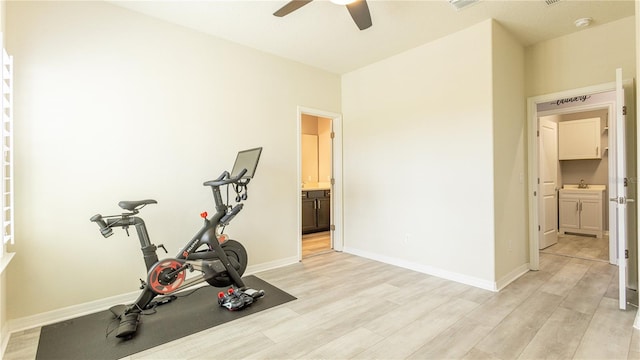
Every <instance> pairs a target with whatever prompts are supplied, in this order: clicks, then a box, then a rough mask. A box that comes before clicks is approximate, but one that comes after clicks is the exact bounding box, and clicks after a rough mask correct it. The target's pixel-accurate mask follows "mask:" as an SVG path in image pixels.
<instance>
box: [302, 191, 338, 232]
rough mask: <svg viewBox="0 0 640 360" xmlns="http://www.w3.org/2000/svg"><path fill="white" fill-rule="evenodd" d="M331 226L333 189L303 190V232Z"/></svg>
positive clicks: (322, 229) (324, 229) (327, 228)
mask: <svg viewBox="0 0 640 360" xmlns="http://www.w3.org/2000/svg"><path fill="white" fill-rule="evenodd" d="M330 226H331V190H309V191H302V233H303V234H308V233H313V232H319V231H327V230H329V227H330Z"/></svg>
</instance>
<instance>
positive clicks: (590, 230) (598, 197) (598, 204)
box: [559, 189, 605, 238]
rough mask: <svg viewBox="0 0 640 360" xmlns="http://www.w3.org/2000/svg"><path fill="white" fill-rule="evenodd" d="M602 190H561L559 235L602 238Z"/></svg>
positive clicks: (603, 192)
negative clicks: (584, 235)
mask: <svg viewBox="0 0 640 360" xmlns="http://www.w3.org/2000/svg"><path fill="white" fill-rule="evenodd" d="M604 194H605V190H604V189H593V190H590V189H579V190H578V189H562V190H560V197H559V210H560V211H559V216H560V233H561V234H565V233H576V234H588V235H596V236H597V237H598V238H601V237H602V234H603V232H604V223H605V221H604V211H603V205H604V204H605V202H604Z"/></svg>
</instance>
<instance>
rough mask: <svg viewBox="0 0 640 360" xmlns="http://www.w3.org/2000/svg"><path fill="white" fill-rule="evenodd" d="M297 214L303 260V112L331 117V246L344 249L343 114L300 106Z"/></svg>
mask: <svg viewBox="0 0 640 360" xmlns="http://www.w3.org/2000/svg"><path fill="white" fill-rule="evenodd" d="M297 112H298V114H297V135H296V137H297V161H298V164H297V172H296V183H297V184H298V185H297V193H296V197H295V198H296V199H297V204H296V208H297V214H298V222H297V223H298V227H297V228H298V232H297V234H298V235H297V238H298V241H297V242H296V243H297V244H298V245H297V247H298V261H300V260H302V221H301V219H302V203H301V201H300V194H301V193H302V184H301V182H300V179H301V178H302V114H307V115H311V116H318V117H323V118H327V119H331V129H332V131H333V133H334V137H333V142H332V146H331V175H332V177H333V179H334V184H333V185H332V186H331V225H333V226H335V230H332V231H330V232H329V233H330V234H331V247H332V248H333V250H335V251H342V249H343V248H344V226H343V220H344V217H343V206H344V204H343V196H342V194H343V179H342V177H343V174H342V114H338V113H334V112H329V111H324V110H318V109H313V108H308V107H303V106H298V110H297Z"/></svg>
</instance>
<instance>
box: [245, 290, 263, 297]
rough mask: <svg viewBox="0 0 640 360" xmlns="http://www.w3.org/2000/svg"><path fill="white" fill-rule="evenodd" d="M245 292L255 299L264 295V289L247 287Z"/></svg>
mask: <svg viewBox="0 0 640 360" xmlns="http://www.w3.org/2000/svg"><path fill="white" fill-rule="evenodd" d="M244 293H245V294H247V295H249V296H251V297H252V298H254V299H259V298H261V297H263V296H264V290H256V289H245V290H244Z"/></svg>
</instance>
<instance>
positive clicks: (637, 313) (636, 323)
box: [633, 311, 640, 330]
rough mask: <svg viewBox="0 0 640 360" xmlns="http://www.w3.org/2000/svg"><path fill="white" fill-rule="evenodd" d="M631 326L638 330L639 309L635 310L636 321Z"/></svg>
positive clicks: (639, 324)
mask: <svg viewBox="0 0 640 360" xmlns="http://www.w3.org/2000/svg"><path fill="white" fill-rule="evenodd" d="M633 327H634V328H636V329H638V330H640V311H638V312H636V321H635V322H634V323H633Z"/></svg>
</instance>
